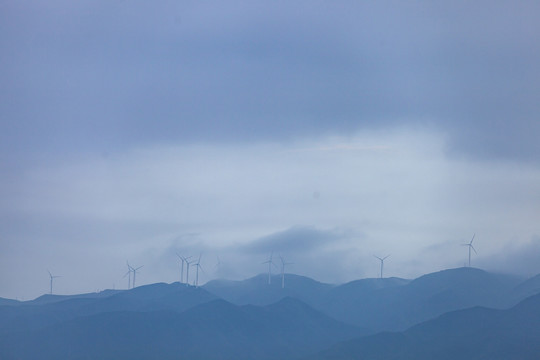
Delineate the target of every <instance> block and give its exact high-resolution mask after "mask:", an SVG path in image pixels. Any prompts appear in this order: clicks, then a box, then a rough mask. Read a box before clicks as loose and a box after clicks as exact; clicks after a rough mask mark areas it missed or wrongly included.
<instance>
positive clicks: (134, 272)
mask: <svg viewBox="0 0 540 360" xmlns="http://www.w3.org/2000/svg"><path fill="white" fill-rule="evenodd" d="M143 266H144V265H141V266H139V267H138V268H131V271H133V287H132V289H133V288H135V275H137V271H138V270H139V269H140V268H142V267H143Z"/></svg>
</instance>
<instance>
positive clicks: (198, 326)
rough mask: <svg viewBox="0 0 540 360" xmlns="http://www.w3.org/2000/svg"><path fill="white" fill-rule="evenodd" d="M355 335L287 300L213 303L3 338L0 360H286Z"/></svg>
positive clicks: (104, 317)
mask: <svg viewBox="0 0 540 360" xmlns="http://www.w3.org/2000/svg"><path fill="white" fill-rule="evenodd" d="M361 333H362V332H361V331H360V330H359V329H357V328H355V327H353V326H350V325H346V324H343V323H340V322H338V321H336V320H334V319H331V318H329V317H327V316H325V315H323V314H321V313H320V312H317V311H315V310H313V309H312V308H310V307H309V306H308V305H306V304H304V303H301V302H300V301H298V300H295V299H291V298H286V299H283V300H282V301H280V302H279V303H276V304H272V305H269V306H266V307H257V306H252V305H247V306H237V305H233V304H231V303H228V302H226V301H224V300H214V301H211V302H208V303H205V304H202V305H198V306H196V307H193V308H191V309H189V310H187V311H185V312H183V313H176V312H170V311H152V312H112V313H101V314H97V315H92V316H87V317H81V318H77V319H72V320H69V321H66V322H62V323H59V324H55V325H52V326H49V327H46V328H42V329H39V330H36V331H27V332H17V333H10V334H6V335H4V336H2V337H1V339H0V357H1V358H2V359H37V358H39V359H79V358H80V359H84V358H91V359H94V358H95V359H292V358H296V357H299V356H305V355H307V354H309V353H313V352H316V351H319V350H322V349H324V348H326V347H328V346H331V345H332V344H335V343H337V342H339V341H342V340H345V339H350V338H353V337H355V336H358V335H360V334H361Z"/></svg>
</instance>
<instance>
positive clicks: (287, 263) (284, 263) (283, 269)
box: [279, 255, 293, 289]
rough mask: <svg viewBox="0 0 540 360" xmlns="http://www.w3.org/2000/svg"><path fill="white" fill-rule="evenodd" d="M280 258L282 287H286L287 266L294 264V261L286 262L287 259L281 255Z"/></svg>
mask: <svg viewBox="0 0 540 360" xmlns="http://www.w3.org/2000/svg"><path fill="white" fill-rule="evenodd" d="M279 259H280V260H281V288H282V289H284V288H285V266H286V265H292V264H293V263H291V262H285V260H283V257H281V255H279Z"/></svg>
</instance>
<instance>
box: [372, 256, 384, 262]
mask: <svg viewBox="0 0 540 360" xmlns="http://www.w3.org/2000/svg"><path fill="white" fill-rule="evenodd" d="M373 256H374V257H376V258H377V259H379V260H381V261H383V260H384V259H381V258H380V257H378V256H377V255H373Z"/></svg>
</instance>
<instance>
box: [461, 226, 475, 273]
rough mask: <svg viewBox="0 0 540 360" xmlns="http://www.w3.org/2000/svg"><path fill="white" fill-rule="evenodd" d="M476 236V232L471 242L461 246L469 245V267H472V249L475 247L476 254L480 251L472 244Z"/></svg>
mask: <svg viewBox="0 0 540 360" xmlns="http://www.w3.org/2000/svg"><path fill="white" fill-rule="evenodd" d="M475 236H476V234H473V236H472V239H471V242H468V243H466V244H461V246H468V247H469V267H471V249H473V251H474V253H475V254H478V253H477V252H476V249H475V248H474V246H473V244H472V242H473V240H474V237H475Z"/></svg>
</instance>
